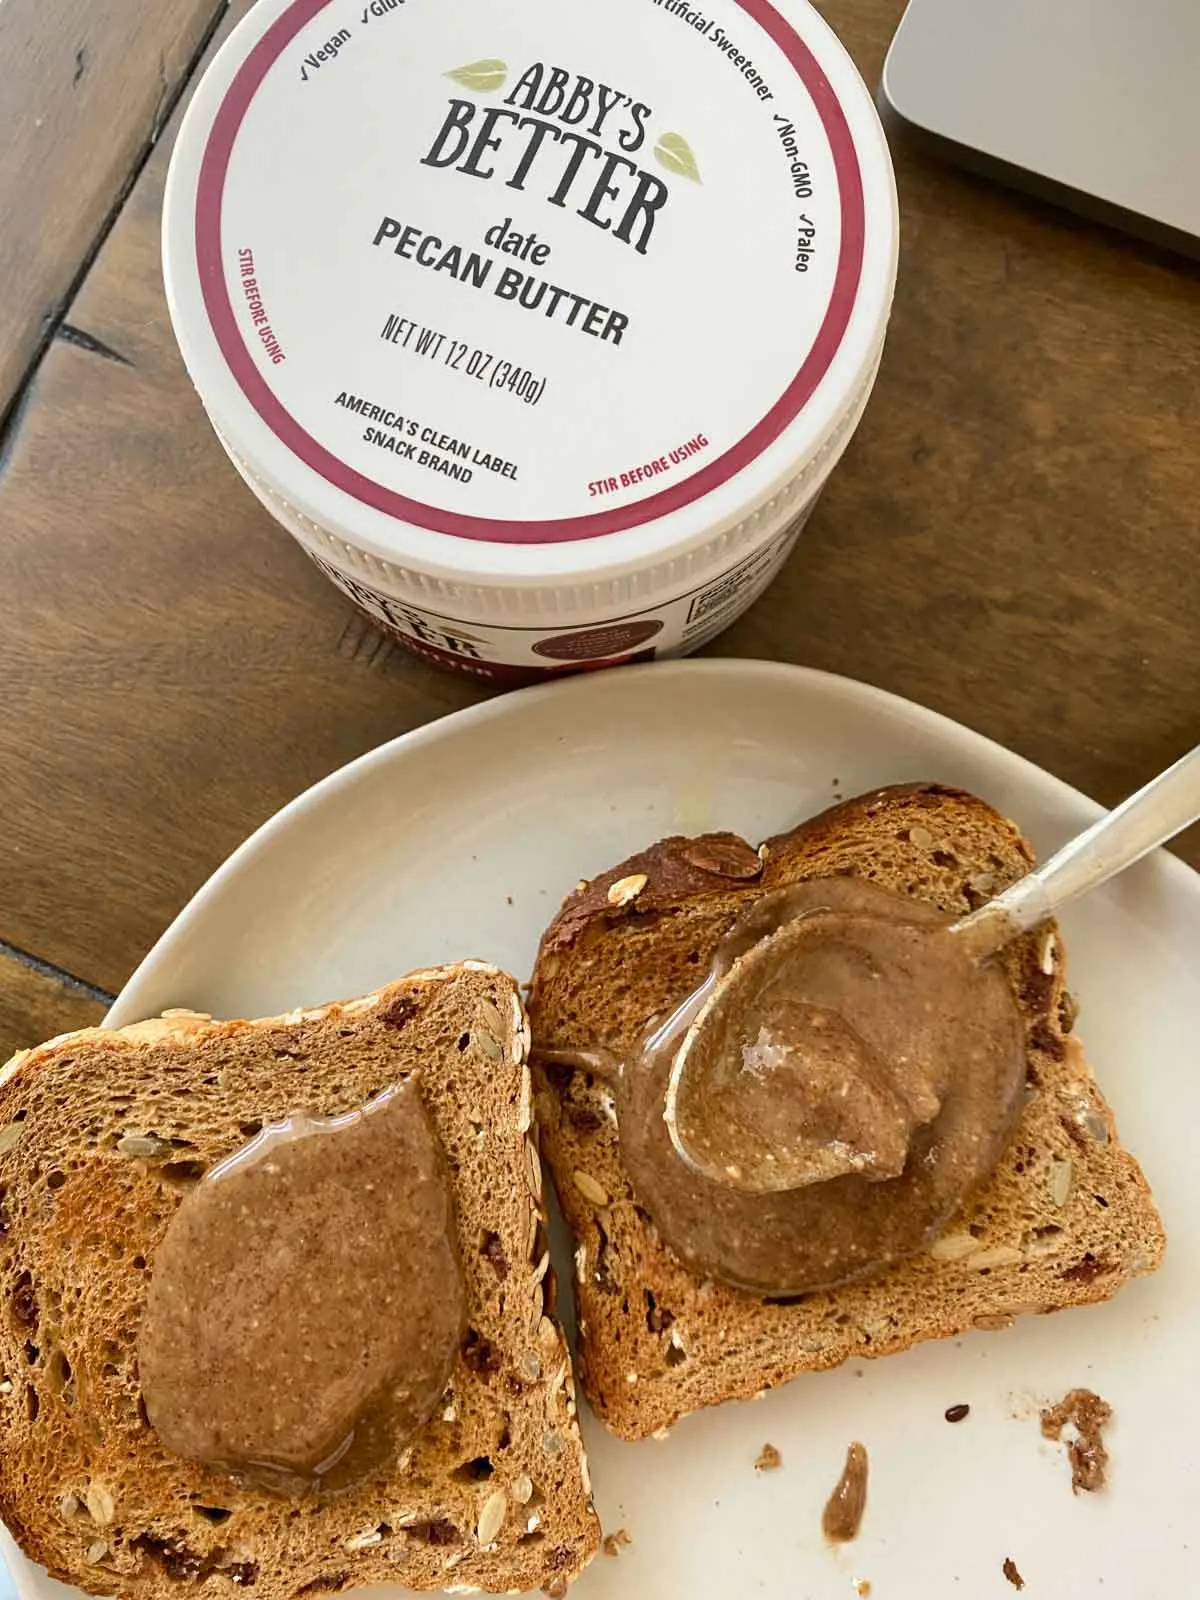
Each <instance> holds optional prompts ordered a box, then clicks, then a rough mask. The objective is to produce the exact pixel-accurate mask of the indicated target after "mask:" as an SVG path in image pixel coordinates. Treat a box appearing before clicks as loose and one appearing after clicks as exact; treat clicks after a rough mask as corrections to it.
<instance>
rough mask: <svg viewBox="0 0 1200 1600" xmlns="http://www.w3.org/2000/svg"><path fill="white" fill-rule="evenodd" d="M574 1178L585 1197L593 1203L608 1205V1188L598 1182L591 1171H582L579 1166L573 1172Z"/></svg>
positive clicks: (595, 1204)
mask: <svg viewBox="0 0 1200 1600" xmlns="http://www.w3.org/2000/svg"><path fill="white" fill-rule="evenodd" d="M572 1180H573V1181H574V1184H575V1187H576V1188H577V1189H578V1190H579V1192H580V1194H581V1195H582V1196H583V1198H584V1199H585V1200H589V1201H590V1202H591V1203H592V1205H594V1206H606V1205H607V1204H608V1191H607V1189H605V1188H603V1186H602V1185H601V1184H599V1183H597V1182H596V1180H595V1178H593V1177H592V1175H591V1173H590V1172H581V1171H580V1170H579V1168H576V1169H575V1171H574V1173H572Z"/></svg>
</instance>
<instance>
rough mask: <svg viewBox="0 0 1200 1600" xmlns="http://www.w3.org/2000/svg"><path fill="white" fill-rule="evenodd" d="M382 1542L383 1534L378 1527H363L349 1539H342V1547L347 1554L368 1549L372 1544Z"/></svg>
mask: <svg viewBox="0 0 1200 1600" xmlns="http://www.w3.org/2000/svg"><path fill="white" fill-rule="evenodd" d="M382 1543H383V1534H382V1533H381V1532H380V1530H379V1529H378V1528H364V1529H363V1531H362V1532H361V1533H355V1534H352V1535H351V1536H350V1538H349V1539H343V1540H342V1549H343V1550H345V1551H346V1553H347V1555H355V1554H357V1552H358V1551H360V1550H370V1549H371V1548H372V1546H373V1545H377V1544H382Z"/></svg>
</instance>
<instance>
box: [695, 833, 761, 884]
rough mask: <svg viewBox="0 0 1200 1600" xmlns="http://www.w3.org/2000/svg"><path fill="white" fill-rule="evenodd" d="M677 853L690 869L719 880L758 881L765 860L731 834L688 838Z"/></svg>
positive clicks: (744, 842)
mask: <svg viewBox="0 0 1200 1600" xmlns="http://www.w3.org/2000/svg"><path fill="white" fill-rule="evenodd" d="M679 854H680V856H681V857H682V859H683V860H684V861H686V862H687V864H688V865H689V866H690V867H695V868H696V869H697V870H698V871H700V872H711V873H712V874H713V875H714V877H718V878H735V879H745V878H757V877H758V875H759V873H760V872H761V871H762V869H763V861H764V860H765V857H763V856H760V855H759V853H758V851H757V850H752V849H751V848H750V846H749V845H748V844H747V843H746V841H745V840H744V839H736V838H734V836H733V835H732V834H728V835H722V834H713V835H712V836H710V837H704V838H699V839H688V840H686V841H685V842H684V843H683V844H681V845H680V846H679Z"/></svg>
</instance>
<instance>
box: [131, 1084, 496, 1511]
mask: <svg viewBox="0 0 1200 1600" xmlns="http://www.w3.org/2000/svg"><path fill="white" fill-rule="evenodd" d="M465 1321H466V1295H465V1289H464V1283H463V1275H462V1268H461V1264H460V1262H459V1259H458V1255H457V1251H456V1248H455V1244H454V1216H453V1199H452V1194H451V1189H450V1183H449V1179H448V1175H447V1172H446V1168H445V1163H444V1160H443V1157H442V1153H441V1149H440V1146H439V1144H438V1140H437V1137H436V1134H435V1133H434V1130H433V1127H432V1126H431V1124H430V1121H429V1118H428V1115H427V1113H426V1111H425V1109H424V1107H423V1105H422V1103H421V1095H420V1090H419V1086H418V1083H417V1081H416V1079H415V1078H410V1079H407V1080H405V1082H403V1083H401V1084H400V1085H398V1086H396V1087H394V1088H391V1089H389V1090H387V1091H386V1092H385V1093H383V1094H381V1095H379V1096H378V1097H377V1098H375V1099H374V1100H372V1101H371V1102H370V1103H369V1104H368V1105H366V1106H364V1107H362V1108H361V1109H360V1110H358V1111H354V1112H351V1113H349V1114H348V1115H346V1116H341V1117H336V1118H332V1119H321V1118H316V1117H311V1116H308V1115H306V1114H303V1113H297V1114H295V1115H294V1116H291V1117H289V1118H288V1119H287V1120H286V1121H285V1122H282V1123H280V1124H277V1125H270V1126H268V1127H267V1128H266V1129H264V1131H263V1132H262V1133H261V1134H260V1135H259V1136H258V1137H257V1138H255V1139H254V1140H253V1141H252V1142H251V1143H250V1144H248V1145H247V1146H246V1147H245V1148H244V1149H242V1150H240V1151H239V1152H237V1153H236V1154H235V1155H233V1156H231V1157H230V1158H229V1159H228V1160H226V1161H224V1162H222V1163H221V1164H220V1165H219V1166H217V1167H215V1168H214V1169H213V1170H212V1171H211V1172H210V1173H209V1174H207V1175H206V1176H205V1177H204V1179H203V1180H202V1181H201V1182H200V1183H199V1184H198V1185H197V1186H196V1188H195V1189H193V1190H192V1191H191V1192H190V1193H189V1194H188V1195H187V1196H186V1198H185V1199H184V1200H183V1202H182V1204H181V1205H180V1207H179V1209H178V1211H177V1212H176V1214H175V1216H174V1218H173V1219H172V1221H171V1224H170V1226H169V1228H168V1229H167V1232H166V1235H165V1236H164V1238H163V1241H162V1244H161V1245H160V1246H159V1248H158V1250H157V1252H156V1253H155V1257H154V1261H153V1264H152V1277H151V1282H150V1288H149V1294H148V1298H147V1304H146V1310H145V1314H144V1317H143V1320H142V1325H141V1331H140V1336H139V1342H138V1365H139V1369H140V1373H141V1384H142V1394H143V1398H144V1400H145V1405H146V1412H147V1415H148V1417H149V1419H150V1422H151V1425H152V1426H153V1427H154V1428H155V1430H156V1431H157V1433H158V1435H159V1437H160V1439H161V1440H162V1442H163V1444H165V1445H166V1447H167V1448H168V1449H169V1450H171V1451H173V1452H174V1453H175V1454H176V1455H180V1456H184V1457H187V1458H188V1459H190V1460H193V1461H201V1462H205V1463H207V1464H208V1465H211V1466H213V1467H216V1468H218V1469H220V1470H222V1471H224V1472H227V1473H230V1474H232V1475H235V1476H239V1477H244V1478H247V1479H250V1480H253V1481H255V1482H257V1483H259V1484H261V1485H262V1486H264V1487H265V1488H267V1489H269V1490H272V1491H273V1492H275V1493H279V1494H298V1493H303V1492H305V1491H311V1490H314V1489H320V1490H324V1491H335V1490H338V1489H342V1488H345V1487H347V1486H348V1485H350V1484H352V1483H355V1482H357V1481H359V1480H360V1479H361V1478H363V1477H365V1476H366V1475H368V1474H369V1473H370V1472H372V1471H374V1470H375V1469H376V1468H378V1467H380V1466H382V1465H384V1464H385V1463H386V1462H387V1461H388V1460H389V1459H390V1458H391V1457H392V1456H393V1455H394V1453H395V1452H396V1451H398V1450H399V1449H400V1447H401V1446H402V1445H403V1443H404V1441H405V1439H406V1438H407V1437H408V1436H410V1435H411V1434H412V1433H413V1432H414V1431H415V1430H416V1429H417V1428H419V1427H420V1426H421V1425H422V1424H423V1423H424V1422H426V1421H427V1420H428V1419H429V1417H430V1416H431V1415H432V1414H433V1412H434V1410H435V1408H436V1406H437V1404H438V1401H439V1399H440V1397H441V1395H442V1392H443V1391H444V1389H445V1387H446V1383H447V1381H448V1379H449V1376H450V1370H451V1367H452V1365H453V1362H454V1360H455V1356H456V1354H457V1351H458V1349H459V1345H460V1343H461V1340H462V1335H463V1331H464V1327H465Z"/></svg>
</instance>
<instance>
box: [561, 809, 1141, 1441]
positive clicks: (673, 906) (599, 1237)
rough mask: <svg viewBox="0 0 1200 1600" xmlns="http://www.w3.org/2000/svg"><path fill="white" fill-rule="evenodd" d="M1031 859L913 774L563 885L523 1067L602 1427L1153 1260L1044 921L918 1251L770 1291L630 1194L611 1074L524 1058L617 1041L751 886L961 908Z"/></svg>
mask: <svg viewBox="0 0 1200 1600" xmlns="http://www.w3.org/2000/svg"><path fill="white" fill-rule="evenodd" d="M1032 864H1033V853H1032V850H1031V849H1030V847H1029V845H1028V844H1027V843H1026V842H1025V840H1024V839H1023V838H1022V837H1021V834H1020V833H1019V831H1018V830H1017V828H1016V827H1015V826H1014V825H1013V824H1012V823H1011V822H1008V821H1006V820H1005V819H1004V818H1003V817H1001V816H1000V815H999V814H998V813H997V812H995V811H994V810H992V808H991V807H990V806H988V805H986V804H985V803H984V802H983V801H982V800H978V799H976V798H975V797H974V796H972V795H969V794H965V793H963V792H962V791H960V790H956V789H947V788H943V787H940V786H938V785H933V784H922V785H910V786H904V787H896V788H889V789H881V790H878V791H876V792H874V793H872V794H868V795H863V796H861V797H860V798H858V799H853V800H849V801H847V802H846V803H845V804H842V805H839V806H836V807H834V808H833V809H832V810H830V811H826V812H824V813H823V814H822V815H820V816H818V817H815V818H813V819H812V820H811V821H808V822H804V823H802V824H801V825H800V826H799V827H797V828H795V829H793V830H792V831H791V832H790V833H786V834H782V835H780V836H779V837H778V838H774V839H769V840H768V841H767V842H766V844H765V845H764V846H763V847H762V848H761V849H760V850H758V851H755V850H754V849H752V848H751V847H750V846H749V845H748V844H746V843H745V841H744V840H741V839H739V838H737V837H736V836H734V835H732V834H713V835H708V836H705V837H703V838H699V839H682V838H673V839H666V840H663V841H662V842H661V843H659V844H656V845H653V846H652V847H651V848H650V849H648V850H646V851H644V852H643V853H642V854H640V855H637V856H633V857H631V858H630V859H629V860H628V861H624V862H622V863H621V864H620V866H617V867H614V868H613V869H612V871H610V872H606V873H603V874H602V875H601V876H600V877H598V878H595V879H594V880H593V881H592V882H590V883H582V884H580V885H579V887H578V888H577V889H576V890H575V892H574V893H573V894H571V895H570V896H568V898H567V899H566V901H565V902H564V904H563V907H562V910H561V911H560V912H559V914H558V916H557V917H556V918H555V920H554V921H553V923H551V925H550V927H549V928H548V929H547V931H546V933H545V935H544V937H543V939H542V944H541V950H540V952H539V955H538V961H537V967H536V970H535V974H534V981H533V989H532V994H531V997H530V1018H531V1023H532V1028H533V1042H534V1063H535V1067H534V1078H535V1086H536V1098H537V1107H538V1121H539V1125H540V1131H541V1139H542V1150H543V1154H544V1156H545V1157H546V1159H547V1161H548V1163H549V1165H550V1167H551V1168H552V1170H553V1174H554V1180H555V1184H556V1186H557V1189H558V1194H559V1199H560V1201H561V1204H562V1209H563V1212H564V1213H565V1215H566V1218H567V1221H568V1223H569V1224H570V1227H571V1229H572V1231H573V1232H574V1235H575V1240H576V1246H577V1249H576V1254H575V1269H576V1277H575V1282H576V1299H577V1311H578V1319H579V1322H578V1327H579V1338H578V1348H577V1360H578V1365H579V1372H580V1377H581V1380H582V1383H583V1387H584V1390H585V1392H586V1394H587V1396H588V1398H589V1400H590V1401H591V1403H592V1405H593V1406H594V1407H595V1409H596V1411H597V1412H598V1413H599V1415H600V1416H601V1417H602V1418H603V1419H604V1421H605V1422H606V1423H607V1425H608V1426H609V1427H610V1428H611V1429H612V1431H613V1432H614V1433H617V1434H619V1435H620V1436H621V1437H623V1438H628V1439H637V1438H642V1437H644V1436H645V1435H647V1434H652V1433H655V1432H657V1431H658V1430H660V1429H662V1428H666V1427H669V1426H670V1425H671V1424H672V1423H674V1422H675V1421H676V1420H677V1419H678V1418H679V1417H681V1416H684V1415H686V1414H687V1413H688V1412H691V1411H695V1410H697V1409H698V1408H700V1407H702V1406H708V1405H716V1404H718V1403H720V1402H722V1401H725V1400H730V1399H735V1398H741V1397H746V1396H750V1395H753V1394H756V1393H757V1392H759V1391H760V1390H763V1389H768V1388H771V1387H772V1386H774V1385H775V1384H779V1383H783V1382H785V1381H786V1380H787V1379H789V1378H792V1377H795V1376H796V1375H797V1374H798V1373H801V1372H809V1371H814V1370H818V1369H822V1368H827V1367H834V1366H837V1365H839V1364H840V1363H841V1362H843V1361H846V1360H849V1359H850V1358H851V1357H855V1358H860V1359H861V1358H863V1357H868V1356H882V1355H888V1354H891V1353H893V1352H895V1351H899V1350H904V1349H907V1348H908V1346H909V1345H912V1344H916V1343H917V1342H918V1341H920V1340H923V1339H938V1338H947V1337H950V1336H952V1335H955V1334H959V1333H962V1332H963V1331H964V1330H966V1329H969V1328H995V1327H1002V1326H1006V1325H1007V1324H1008V1322H1009V1321H1011V1319H1012V1318H1014V1317H1016V1316H1018V1315H1019V1314H1021V1313H1023V1312H1035V1311H1036V1312H1046V1311H1058V1310H1061V1309H1063V1308H1065V1307H1067V1306H1075V1305H1083V1304H1086V1303H1088V1302H1091V1301H1097V1300H1105V1299H1108V1298H1109V1297H1110V1296H1111V1295H1113V1294H1115V1293H1116V1291H1117V1290H1118V1289H1119V1288H1120V1287H1121V1286H1122V1284H1124V1283H1125V1282H1126V1281H1127V1280H1128V1279H1130V1278H1132V1277H1134V1276H1136V1275H1137V1274H1139V1273H1145V1272H1151V1271H1153V1270H1154V1269H1155V1268H1156V1267H1157V1266H1158V1265H1159V1263H1160V1261H1161V1259H1162V1253H1163V1248H1164V1245H1165V1237H1164V1233H1163V1228H1162V1224H1161V1222H1160V1220H1159V1217H1158V1213H1157V1211H1156V1209H1155V1206H1154V1203H1153V1200H1152V1199H1151V1197H1150V1192H1149V1190H1148V1188H1147V1185H1146V1182H1145V1179H1144V1178H1143V1176H1142V1173H1141V1170H1140V1169H1139V1167H1138V1164H1137V1162H1136V1161H1135V1160H1134V1158H1133V1157H1132V1156H1131V1155H1129V1154H1128V1153H1127V1152H1126V1151H1125V1150H1123V1149H1121V1147H1120V1146H1119V1144H1118V1143H1117V1137H1116V1129H1115V1126H1114V1124H1113V1119H1112V1115H1111V1113H1110V1111H1109V1109H1108V1107H1107V1105H1106V1104H1105V1102H1104V1099H1103V1097H1102V1095H1101V1093H1100V1091H1099V1089H1098V1088H1097V1087H1096V1084H1095V1083H1094V1081H1093V1079H1092V1075H1091V1072H1090V1071H1089V1069H1088V1066H1087V1063H1086V1062H1085V1060H1084V1057H1083V1053H1082V1050H1081V1049H1080V1047H1079V1044H1078V1042H1077V1041H1076V1039H1075V1037H1074V1035H1073V1032H1072V1028H1073V1023H1074V1005H1073V1003H1072V1000H1071V998H1070V996H1069V995H1068V993H1067V991H1066V988H1065V983H1064V973H1065V969H1064V960H1063V949H1062V941H1061V939H1060V937H1059V936H1058V933H1057V930H1056V929H1054V928H1053V927H1045V928H1043V929H1041V930H1038V931H1037V932H1035V933H1033V934H1030V935H1027V936H1026V937H1024V938H1023V939H1021V940H1020V941H1018V942H1017V943H1016V944H1014V945H1013V946H1011V947H1010V949H1009V950H1008V951H1007V952H1006V954H1005V956H1004V961H1005V965H1006V968H1007V971H1008V976H1009V979H1010V982H1011V984H1012V986H1013V990H1014V992H1015V994H1016V996H1017V998H1018V1001H1019V1004H1020V1007H1021V1011H1022V1013H1023V1016H1024V1021H1025V1027H1026V1036H1027V1060H1028V1069H1027V1090H1026V1094H1027V1099H1026V1102H1025V1105H1024V1108H1023V1110H1022V1113H1021V1116H1020V1119H1019V1122H1018V1125H1017V1127H1016V1129H1015V1132H1014V1134H1013V1137H1012V1139H1011V1142H1010V1144H1009V1146H1008V1148H1007V1151H1006V1153H1005V1155H1004V1157H1003V1159H1002V1161H1001V1163H1000V1165H999V1168H998V1169H997V1170H996V1172H995V1173H994V1174H993V1176H992V1177H991V1178H990V1179H989V1180H988V1181H987V1182H986V1183H985V1185H984V1186H983V1187H982V1188H981V1189H980V1190H979V1191H978V1192H977V1194H976V1195H975V1196H974V1198H973V1199H972V1200H971V1201H970V1202H969V1203H968V1205H967V1206H966V1208H965V1209H964V1210H963V1211H962V1213H961V1214H960V1216H959V1217H958V1218H957V1219H956V1220H955V1221H954V1222H952V1223H951V1225H950V1226H949V1227H948V1228H947V1229H946V1230H945V1231H944V1232H943V1234H942V1235H941V1236H940V1237H939V1238H938V1239H937V1240H936V1241H935V1243H934V1244H933V1245H932V1247H931V1248H930V1249H929V1251H928V1253H927V1254H924V1255H922V1256H920V1257H918V1258H916V1259H914V1260H910V1261H908V1262H905V1263H903V1264H901V1265H899V1266H897V1267H894V1268H892V1269H890V1270H888V1271H886V1272H884V1273H881V1274H879V1275H878V1276H876V1277H873V1278H870V1279H867V1280H865V1281H863V1282H861V1283H856V1284H851V1285H849V1286H846V1287H843V1288H840V1289H837V1290H832V1291H827V1292H821V1293H814V1294H808V1295H802V1296H799V1297H793V1298H791V1299H789V1300H785V1301H768V1300H761V1299H757V1298H754V1297H751V1296H749V1295H746V1294H742V1293H739V1292H737V1291H735V1290H732V1289H726V1288H723V1287H721V1286H719V1285H714V1284H711V1283H702V1282H700V1281H698V1280H697V1279H696V1278H695V1277H694V1276H693V1275H692V1274H691V1273H689V1272H688V1271H687V1270H686V1269H685V1268H684V1267H683V1266H682V1265H681V1264H680V1263H679V1262H678V1261H677V1260H676V1258H675V1257H674V1256H673V1254H672V1253H671V1252H670V1251H669V1250H668V1249H667V1248H666V1246H665V1245H664V1244H663V1243H661V1242H660V1240H659V1239H658V1237H657V1235H656V1233H655V1229H654V1227H653V1225H652V1223H651V1221H650V1218H649V1216H648V1215H647V1213H646V1212H645V1211H644V1210H643V1209H642V1208H641V1207H640V1206H639V1205H638V1199H637V1196H636V1195H635V1194H634V1193H633V1192H632V1190H631V1187H630V1184H629V1182H628V1179H627V1178H626V1176H625V1173H624V1171H623V1169H622V1165H621V1154H620V1144H619V1140H618V1137H617V1131H616V1124H615V1119H614V1116H613V1111H612V1098H611V1095H610V1094H609V1093H608V1091H607V1090H606V1089H605V1088H604V1087H603V1085H601V1084H600V1083H598V1082H596V1081H595V1080H594V1079H592V1077H591V1076H590V1074H588V1073H586V1072H584V1071H581V1070H568V1069H565V1068H563V1067H559V1066H550V1067H547V1068H545V1069H544V1070H543V1069H542V1068H540V1067H539V1066H538V1064H537V1057H538V1051H539V1049H540V1050H581V1049H587V1048H589V1047H593V1048H594V1047H596V1046H602V1047H604V1048H606V1049H608V1050H610V1051H612V1052H613V1053H615V1054H616V1055H617V1056H618V1058H620V1057H621V1056H623V1055H624V1054H625V1053H627V1052H628V1051H630V1049H631V1048H632V1047H634V1046H635V1044H636V1041H637V1040H638V1038H639V1037H640V1035H641V1034H642V1032H643V1029H644V1028H645V1026H646V1024H647V1022H648V1020H649V1019H650V1018H651V1017H653V1016H655V1015H665V1014H667V1013H668V1012H669V1011H670V1010H672V1009H673V1008H674V1006H675V1005H676V1004H677V1003H678V1002H679V1001H680V1000H681V999H682V998H683V997H684V996H685V995H686V994H687V993H688V992H690V991H691V990H692V989H693V988H694V987H695V986H696V984H697V982H698V981H699V980H700V978H702V977H703V975H704V974H705V972H706V970H707V968H708V965H709V962H710V959H711V957H712V954H713V952H714V950H715V948H716V946H717V944H718V943H719V941H720V940H721V938H722V936H723V935H724V934H725V933H726V932H727V930H728V929H729V927H730V926H731V924H732V923H733V921H734V920H735V918H736V917H737V915H738V914H739V912H740V911H742V910H743V909H744V908H745V907H746V906H747V905H748V904H750V903H751V902H752V901H753V900H754V899H755V898H756V897H758V896H759V895H761V894H763V893H765V892H767V891H769V890H772V889H778V888H780V887H782V886H784V885H787V884H792V883H797V882H800V881H803V880H806V879H813V878H826V877H833V876H836V875H838V874H843V873H847V874H852V875H856V876H861V877H864V878H869V879H873V880H874V881H876V882H877V883H879V884H881V885H883V886H884V887H885V888H889V889H892V890H894V891H899V892H902V893H905V894H908V895H912V896H914V897H915V898H917V899H920V900H924V901H928V902H929V903H931V904H933V905H936V906H939V907H940V908H941V909H942V910H944V911H946V912H952V913H958V912H963V911H966V910H968V909H970V908H972V907H974V906H977V905H979V904H981V903H982V902H983V901H984V900H985V899H987V898H988V897H989V896H990V895H991V894H993V893H994V892H996V891H997V890H999V889H1000V888H1002V887H1003V886H1004V885H1005V884H1008V883H1010V882H1012V881H1013V880H1014V879H1016V878H1018V877H1020V876H1021V875H1022V874H1024V873H1025V872H1026V871H1027V870H1028V869H1029V867H1030V866H1031V865H1032Z"/></svg>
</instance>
